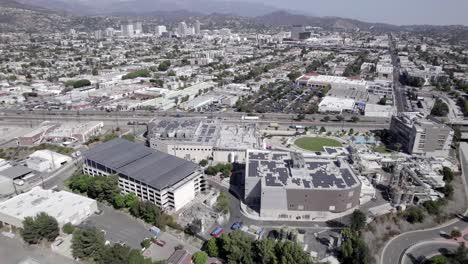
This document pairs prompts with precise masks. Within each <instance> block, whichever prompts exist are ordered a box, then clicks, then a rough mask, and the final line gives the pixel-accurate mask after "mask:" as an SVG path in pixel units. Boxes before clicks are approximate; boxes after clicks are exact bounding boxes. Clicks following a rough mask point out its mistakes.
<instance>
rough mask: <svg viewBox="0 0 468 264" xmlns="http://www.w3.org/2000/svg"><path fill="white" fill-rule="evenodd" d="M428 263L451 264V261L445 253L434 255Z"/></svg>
mask: <svg viewBox="0 0 468 264" xmlns="http://www.w3.org/2000/svg"><path fill="white" fill-rule="evenodd" d="M426 263H427V264H451V261H450V260H449V259H448V258H447V257H445V256H443V255H439V256H435V257H432V258H431V259H429V261H427V262H426Z"/></svg>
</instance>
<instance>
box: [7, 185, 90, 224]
mask: <svg viewBox="0 0 468 264" xmlns="http://www.w3.org/2000/svg"><path fill="white" fill-rule="evenodd" d="M92 203H96V201H95V200H93V199H90V198H87V197H84V196H81V195H77V194H74V193H71V192H66V191H59V192H55V191H52V190H44V189H42V188H40V187H34V188H32V189H31V191H29V192H26V193H22V194H19V195H17V196H15V197H13V198H11V199H9V200H6V201H4V202H2V203H0V213H1V214H4V215H9V216H12V217H14V218H17V219H24V218H25V217H28V216H36V215H37V214H38V213H40V212H45V213H47V214H48V215H50V216H53V217H55V218H56V219H57V221H58V222H59V223H62V224H65V223H67V222H68V221H70V219H73V218H74V215H75V214H76V213H77V212H83V210H85V211H86V208H89V206H90V205H91V204H92Z"/></svg>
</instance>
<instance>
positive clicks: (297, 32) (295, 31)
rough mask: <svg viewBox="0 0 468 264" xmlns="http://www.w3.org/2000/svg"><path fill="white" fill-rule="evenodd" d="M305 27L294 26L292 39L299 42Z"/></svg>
mask: <svg viewBox="0 0 468 264" xmlns="http://www.w3.org/2000/svg"><path fill="white" fill-rule="evenodd" d="M304 31H305V29H304V26H303V25H293V26H292V28H291V39H295V40H299V35H300V33H302V32H304Z"/></svg>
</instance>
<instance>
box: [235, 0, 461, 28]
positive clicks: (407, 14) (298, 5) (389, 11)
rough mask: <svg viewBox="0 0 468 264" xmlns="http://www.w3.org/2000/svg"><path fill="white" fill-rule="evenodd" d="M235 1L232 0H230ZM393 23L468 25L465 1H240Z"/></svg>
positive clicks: (320, 14)
mask: <svg viewBox="0 0 468 264" xmlns="http://www.w3.org/2000/svg"><path fill="white" fill-rule="evenodd" d="M230 1H235V0H230ZM239 1H243V2H257V3H263V4H266V5H270V6H275V7H279V8H286V9H290V10H298V11H300V12H302V13H309V14H313V15H316V16H339V17H346V18H355V19H359V20H363V21H368V22H383V23H390V24H395V25H412V24H431V25H452V24H460V25H468V0H239Z"/></svg>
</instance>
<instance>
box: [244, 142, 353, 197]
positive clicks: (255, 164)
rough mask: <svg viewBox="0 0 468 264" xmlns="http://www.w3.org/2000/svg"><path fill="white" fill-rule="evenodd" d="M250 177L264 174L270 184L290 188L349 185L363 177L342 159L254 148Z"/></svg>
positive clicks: (337, 187) (249, 156)
mask: <svg viewBox="0 0 468 264" xmlns="http://www.w3.org/2000/svg"><path fill="white" fill-rule="evenodd" d="M247 159H248V160H247V164H248V165H247V177H261V178H262V185H264V186H266V187H281V188H289V189H345V188H351V187H355V186H356V185H359V184H360V181H359V180H358V178H357V177H356V175H355V174H354V172H353V171H352V170H351V168H350V167H349V165H348V163H347V162H346V161H344V160H342V159H336V160H329V159H320V158H316V157H304V156H303V155H302V154H300V153H291V152H272V151H252V150H249V152H248V158H247Z"/></svg>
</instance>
